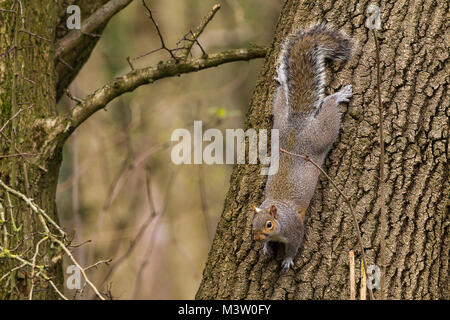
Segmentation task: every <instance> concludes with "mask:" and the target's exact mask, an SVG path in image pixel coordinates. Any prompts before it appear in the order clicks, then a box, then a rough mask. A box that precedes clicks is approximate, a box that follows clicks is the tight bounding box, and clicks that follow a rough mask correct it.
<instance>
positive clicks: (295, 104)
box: [252, 24, 353, 271]
mask: <svg viewBox="0 0 450 320" xmlns="http://www.w3.org/2000/svg"><path fill="white" fill-rule="evenodd" d="M352 47H353V42H352V40H351V39H350V38H349V37H348V36H347V35H346V34H345V33H343V32H341V31H338V30H335V29H333V28H331V27H329V26H328V25H326V24H317V25H313V26H311V27H310V28H309V29H307V30H298V31H297V32H296V33H294V34H293V35H292V36H289V37H288V39H287V40H286V41H285V43H284V45H283V47H282V50H281V53H280V56H279V65H278V67H277V74H278V76H277V78H276V80H277V81H278V83H279V86H278V87H277V89H276V91H275V95H274V100H273V105H272V106H273V114H274V125H273V127H274V129H279V137H280V148H282V149H285V150H287V151H289V152H293V153H298V154H302V155H308V156H309V157H310V158H311V159H312V160H314V161H315V162H316V163H317V164H319V165H322V164H323V161H324V159H325V156H326V155H327V153H328V151H329V150H330V149H331V146H332V145H333V143H334V142H335V141H336V138H337V136H338V134H339V129H340V126H341V112H340V110H339V106H338V105H339V103H341V102H348V101H349V99H350V98H351V97H352V86H351V85H347V86H345V87H344V88H343V89H342V90H341V91H339V92H337V93H334V94H332V95H329V96H327V97H325V96H324V89H325V59H330V60H338V61H342V62H345V61H347V60H348V59H349V58H350V57H351V56H352ZM272 152H276V151H275V150H272ZM279 161H280V164H279V169H278V172H277V173H276V174H274V175H271V176H269V177H268V180H267V184H266V189H265V200H264V202H263V203H262V204H261V205H260V206H259V207H255V206H254V207H253V209H254V212H255V215H254V218H253V223H252V228H253V235H254V239H255V240H259V241H264V242H265V243H264V248H263V252H264V254H265V255H269V256H270V255H272V253H273V250H274V248H273V242H281V243H284V244H285V257H284V260H283V262H282V267H283V269H284V271H288V270H289V269H290V268H291V267H293V265H294V262H293V259H294V257H295V255H296V254H297V251H298V250H299V248H300V246H301V244H302V242H303V237H304V233H305V228H304V225H305V218H306V210H307V209H308V206H309V202H310V201H311V198H312V197H313V194H314V191H315V189H316V184H317V181H318V178H319V174H320V172H319V170H318V169H317V168H316V167H314V165H313V164H312V163H310V162H308V161H306V160H304V159H302V158H301V157H295V156H292V155H288V154H284V153H282V154H280V159H279Z"/></svg>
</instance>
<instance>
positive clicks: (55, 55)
mask: <svg viewBox="0 0 450 320" xmlns="http://www.w3.org/2000/svg"><path fill="white" fill-rule="evenodd" d="M131 2H132V1H131V0H112V1H57V2H54V3H53V4H52V5H48V3H44V2H36V1H26V0H11V1H1V2H0V8H1V11H0V19H1V20H0V30H1V37H0V47H1V50H0V54H1V57H0V70H1V74H0V83H1V87H0V108H1V109H0V110H1V112H0V123H1V127H0V128H1V129H0V130H1V140H0V161H1V163H0V184H1V187H0V203H1V207H0V213H1V216H0V220H1V221H0V228H1V237H0V238H1V242H0V279H1V280H0V281H1V284H0V299H17V298H21V299H23V298H38V299H49V298H67V297H68V296H65V290H64V286H63V269H62V258H63V257H64V259H67V260H68V264H78V263H79V262H78V258H80V257H78V256H79V253H76V252H75V253H74V254H72V251H73V249H75V248H73V247H71V245H74V244H75V245H77V246H78V245H79V244H80V242H85V241H84V239H83V238H81V239H77V240H82V241H72V240H73V239H72V238H73V234H72V233H71V229H70V227H67V224H66V223H63V224H61V225H62V226H63V229H64V231H63V230H62V229H61V228H60V227H59V219H58V215H57V212H56V203H55V194H56V189H57V184H58V178H59V171H60V166H61V162H62V154H63V147H64V145H65V144H66V142H67V140H68V139H69V137H71V135H72V134H73V132H74V131H75V129H77V128H78V127H79V126H80V125H81V124H82V123H83V122H84V121H85V120H86V119H87V118H89V117H90V116H91V115H93V114H94V113H95V112H96V111H98V110H101V109H104V108H105V107H106V106H107V105H108V104H109V103H110V102H111V101H112V100H114V99H115V98H117V97H119V96H121V95H122V94H123V93H125V92H130V91H133V90H134V89H136V88H137V87H139V86H141V85H144V84H148V83H153V82H154V81H156V80H158V79H162V78H167V77H172V76H179V75H181V74H184V73H190V72H194V71H199V70H203V69H207V68H210V67H213V66H218V65H221V64H223V63H226V62H233V61H248V60H251V59H254V58H262V57H264V56H265V54H266V50H265V49H263V48H258V47H254V48H242V49H235V50H228V51H222V52H219V53H212V52H207V53H205V54H203V53H202V52H201V50H200V49H199V48H197V46H198V47H200V44H199V42H198V41H197V37H198V36H199V35H200V34H201V33H202V32H203V30H204V28H205V27H206V25H207V24H208V23H209V22H210V21H211V19H212V17H213V16H214V15H215V13H216V12H217V10H218V9H219V7H218V6H215V7H214V8H213V9H211V7H213V6H212V5H210V4H207V6H203V7H204V8H205V7H206V8H207V9H206V10H205V11H204V12H202V13H200V14H198V13H196V16H197V18H198V20H195V22H194V21H191V22H190V23H189V24H188V25H187V26H186V25H185V26H184V28H183V29H182V30H183V33H181V34H178V35H177V36H176V37H177V38H176V39H177V40H179V39H183V40H182V41H180V42H179V43H176V40H175V41H173V42H172V41H171V42H167V41H168V40H167V39H165V40H166V42H165V44H164V42H163V41H164V40H163V39H164V38H163V36H162V34H161V33H160V31H159V30H158V32H155V29H154V28H155V26H156V21H155V20H154V19H153V17H151V14H152V12H151V11H150V7H148V5H147V4H146V3H145V2H143V1H135V2H134V8H135V12H137V13H139V16H142V17H143V20H142V21H145V26H146V28H148V29H149V30H151V31H147V33H152V34H153V33H154V37H153V39H152V40H154V41H152V42H151V43H150V45H151V46H152V49H155V48H159V45H160V43H161V44H162V45H163V46H165V49H164V50H159V51H158V52H157V53H160V55H159V56H156V58H159V60H156V61H153V63H152V64H153V65H154V66H155V67H148V64H147V65H145V64H144V63H142V62H141V60H137V59H133V57H134V56H136V55H137V53H136V52H138V54H140V53H142V52H145V51H144V48H143V47H144V46H143V45H141V46H140V47H139V48H138V50H139V51H138V50H137V49H136V48H135V50H134V51H131V50H130V51H128V52H127V53H128V54H129V55H130V56H131V58H130V59H128V61H129V63H127V60H126V58H127V56H126V55H125V56H122V57H121V61H120V63H118V62H117V61H108V59H109V58H110V56H105V57H104V58H105V60H107V63H110V64H111V68H110V70H111V74H110V75H109V77H108V78H109V79H111V78H112V77H113V76H114V75H117V73H119V72H120V73H121V74H122V75H124V74H125V75H124V76H122V77H116V78H114V79H113V80H108V81H110V82H109V83H108V84H106V85H104V84H100V85H99V86H100V89H99V90H97V91H95V92H94V93H93V94H91V95H86V97H84V98H82V99H79V98H77V97H76V94H71V93H70V92H68V91H67V88H68V85H69V84H70V83H71V81H72V80H73V79H74V78H75V77H76V76H77V74H78V73H79V71H80V70H81V68H82V66H83V64H84V63H85V62H86V61H87V59H88V57H89V56H90V53H91V52H92V50H93V48H94V46H95V45H96V43H97V41H99V39H100V35H101V32H102V31H103V29H104V28H105V26H106V24H107V23H108V21H109V20H110V19H111V18H112V17H113V16H114V15H115V14H116V13H118V12H120V11H121V10H122V9H124V8H125V7H127V5H128V4H130V3H131ZM71 4H76V5H78V6H79V7H80V8H81V13H82V17H81V18H82V19H81V22H82V24H81V26H82V28H81V30H68V29H67V27H66V20H67V18H68V14H67V13H66V9H67V7H68V6H69V5H71ZM213 4H214V3H213ZM166 6H168V5H166ZM208 11H209V13H208ZM205 13H207V14H206V15H205ZM201 15H205V17H203V18H202V16H201ZM149 18H150V19H149ZM197 26H198V27H197ZM189 28H192V31H193V32H192V33H189V32H188V33H186V29H188V30H189ZM194 32H195V33H194ZM118 34H121V35H122V34H123V32H120V31H118ZM183 34H185V36H183ZM160 36H161V37H160ZM127 37H128V38H130V37H129V34H128V35H127ZM174 37H175V35H174V36H173V37H170V38H171V40H173V38H174ZM118 40H122V41H125V40H127V39H125V38H123V39H118ZM128 40H129V39H128ZM175 43H176V44H175ZM194 45H195V46H196V48H192V47H193V46H194ZM176 46H178V49H177V50H169V49H168V48H170V49H172V48H175V47H176ZM121 48H123V46H122V44H121V43H120V41H118V42H114V47H111V48H110V49H111V50H114V51H120V49H121ZM191 49H192V50H191ZM148 51H151V50H148ZM216 52H217V51H216ZM122 53H123V51H122ZM191 54H192V55H191ZM161 57H163V58H162V59H161ZM161 60H162V61H161ZM158 61H161V62H160V63H158ZM143 66H144V67H143ZM123 67H125V69H124V68H123ZM114 68H115V70H114ZM95 79H96V77H95V75H94V76H93V77H91V78H90V79H89V81H88V82H89V83H90V84H91V85H92V83H94V82H95ZM102 82H103V81H102ZM94 88H95V87H94ZM92 89H93V88H92V87H91V88H90V89H89V90H92ZM65 92H66V93H67V94H66V95H67V96H68V97H69V98H70V99H67V98H64V99H62V97H63V94H64V93H65ZM58 101H60V102H61V103H60V105H57V102H58ZM130 103H131V101H128V103H126V101H125V100H123V101H119V102H118V103H117V104H118V105H121V106H122V107H123V109H122V110H121V112H120V114H119V113H113V117H115V118H116V119H115V121H117V122H119V123H120V121H119V120H117V119H120V120H121V121H122V123H124V125H123V127H122V129H124V130H125V129H126V130H128V131H129V126H128V125H126V119H127V116H129V114H128V113H127V112H128V111H129V109H128V105H129V104H130ZM71 104H72V107H69V106H70V105H71ZM115 129H116V130H117V128H115ZM102 130H104V127H103V128H97V130H96V132H95V133H94V135H95V136H96V137H97V138H96V139H101V138H100V137H99V135H101V134H102ZM125 135H126V137H129V138H131V137H132V134H131V133H129V132H126V134H125ZM168 137H169V138H170V135H168V136H165V137H164V139H165V141H166V142H167V140H168V139H169V138H168ZM91 139H92V136H91ZM111 140H112V139H111ZM125 140H127V139H125ZM148 140H149V139H148V138H147V143H148ZM154 140H156V139H154ZM111 142H112V143H114V142H115V141H111ZM105 144H106V143H105ZM126 145H128V146H130V151H129V152H128V154H129V155H130V156H129V157H128V159H125V161H124V166H123V168H125V169H126V170H125V171H124V172H125V173H126V174H127V175H129V174H132V173H134V172H135V171H136V170H135V169H136V168H141V169H142V168H143V169H144V170H143V172H144V173H145V168H147V167H148V170H147V171H149V170H150V169H149V168H150V165H155V163H150V162H149V161H148V159H149V156H150V155H152V154H153V153H154V150H152V148H153V149H155V150H157V149H162V147H163V146H161V145H158V144H156V145H155V146H153V145H152V146H151V147H149V146H147V150H144V152H142V154H139V152H136V154H134V152H133V150H131V149H134V148H135V146H133V144H132V143H131V142H130V143H129V144H126ZM165 148H166V149H167V146H166V147H165ZM139 151H140V150H139ZM119 153H120V150H119ZM85 158H87V155H86V157H85ZM166 162H167V159H166ZM103 165H106V163H104V164H103ZM156 165H158V163H156ZM153 171H156V172H157V170H153ZM153 171H152V173H153ZM122 173H123V172H122ZM122 173H120V172H119V174H118V176H119V179H118V180H119V184H120V183H121V182H123V181H124V180H126V179H121V177H123V176H124V175H123V174H122ZM144 177H145V174H144ZM71 180H72V181H75V180H79V178H78V177H75V178H73V179H71ZM144 180H145V179H144ZM147 180H150V177H149V178H148V179H147ZM147 182H149V181H147ZM73 185H76V182H73ZM112 185H113V186H114V183H112ZM116 186H117V184H116ZM77 189H79V190H81V189H80V188H74V190H77ZM139 189H142V188H139V187H137V188H136V190H139ZM143 190H145V188H143ZM116 191H117V188H113V190H112V194H113V197H108V199H109V200H108V199H107V201H106V202H108V201H110V202H112V201H114V197H115V196H116V195H117V192H116ZM157 191H158V190H157ZM97 192H98V190H97V191H95V192H94V193H97ZM134 193H137V194H139V195H141V193H140V192H134ZM134 193H133V194H134ZM144 194H145V192H144ZM149 194H150V193H149ZM74 197H75V196H74ZM151 197H152V195H150V196H149V198H151ZM130 199H131V196H130ZM144 199H146V197H144ZM157 200H158V199H157ZM146 201H147V199H146ZM156 202H158V201H156ZM80 203H81V204H83V203H82V202H81V201H80ZM59 207H60V209H61V206H59ZM107 207H108V205H105V206H103V208H102V211H101V212H100V215H99V216H100V217H103V215H104V214H105V213H106V211H107ZM62 208H63V209H67V207H66V206H64V205H63V206H62ZM138 209H140V208H138ZM151 210H152V211H153V212H154V213H155V212H156V209H155V208H153V209H151ZM73 211H74V212H76V211H77V212H80V211H83V212H86V211H89V210H87V209H85V208H73ZM139 211H147V209H145V210H137V209H136V208H135V210H130V211H129V212H131V213H133V214H132V215H130V214H128V215H127V218H126V219H127V221H128V220H130V221H133V222H134V223H136V224H139V223H141V221H139V220H136V221H135V220H134V219H135V218H136V217H138V218H142V217H141V216H137V215H136V213H137V212H139ZM159 211H160V210H158V213H160V212H159ZM97 213H98V212H97ZM62 215H63V217H64V218H65V219H67V218H66V212H65V210H62ZM146 215H148V214H146ZM155 216H156V213H155V214H151V215H149V217H148V219H147V217H146V221H145V223H144V226H145V227H148V226H149V224H150V223H151V222H152V221H153V220H154V219H153V218H154V217H155ZM78 218H79V219H81V220H87V221H85V222H84V223H85V224H87V225H92V224H93V225H94V228H93V229H94V232H96V231H98V230H97V229H96V227H98V226H99V225H100V226H101V223H100V224H99V223H91V221H89V217H88V216H84V217H82V216H79V217H78ZM75 219H76V218H75ZM99 220H101V218H100V219H99ZM160 220H161V219H160ZM118 224H119V225H120V226H121V228H123V227H124V225H125V224H124V223H123V222H122V221H119V222H118ZM125 226H126V225H125ZM147 229H148V228H147ZM147 229H145V228H140V229H138V231H139V232H138V233H137V235H136V236H134V235H133V238H135V239H134V240H135V241H134V240H133V241H132V242H131V244H128V243H127V242H125V243H124V247H128V249H126V250H125V254H124V255H123V256H122V257H120V254H121V252H119V253H118V255H117V256H119V258H117V259H116V261H114V262H113V265H111V268H110V269H108V270H109V271H108V272H102V273H100V275H99V276H98V278H99V279H98V280H99V281H100V282H99V283H100V285H98V287H99V289H97V288H96V287H95V285H94V284H93V282H95V283H97V281H92V282H91V281H90V280H89V278H90V277H89V278H88V277H84V275H87V271H88V270H94V269H95V268H93V267H94V266H95V267H98V265H99V264H103V263H109V260H100V261H98V262H97V260H98V259H97V256H98V254H97V252H96V250H98V249H102V248H101V246H98V247H95V249H94V250H90V251H89V252H88V254H87V255H85V256H84V257H81V259H80V261H82V260H83V259H84V263H81V264H82V265H83V267H82V269H83V278H84V280H83V282H84V281H85V282H84V283H85V284H86V286H87V287H88V289H90V291H89V290H88V289H86V290H84V292H85V293H86V292H88V293H92V294H93V295H95V296H96V297H97V298H107V296H108V294H109V293H110V290H109V289H108V283H106V282H107V281H108V279H109V277H110V275H111V274H112V273H113V271H115V270H116V269H117V267H118V266H119V265H120V264H121V263H122V262H123V260H124V259H125V258H126V257H127V255H129V253H131V252H132V251H133V249H134V248H133V246H134V243H136V242H137V240H140V239H141V238H142V235H146V234H147V232H148V230H147ZM79 231H86V230H77V234H79ZM119 233H120V232H119ZM78 238H79V237H78ZM87 240H89V239H87ZM95 240H99V239H98V238H96V239H95ZM100 240H101V239H100ZM96 242H100V243H101V241H96ZM114 247H115V248H113V249H116V247H117V246H114ZM110 249H111V248H110ZM110 251H111V250H110ZM113 252H114V251H113ZM75 256H77V257H76V258H75ZM88 264H89V265H90V266H88ZM90 272H91V271H89V273H90ZM105 274H106V278H105ZM96 280H97V279H96ZM136 282H137V283H138V282H139V281H136ZM100 291H101V292H100ZM128 294H130V293H128Z"/></svg>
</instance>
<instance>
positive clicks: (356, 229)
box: [280, 148, 374, 300]
mask: <svg viewBox="0 0 450 320" xmlns="http://www.w3.org/2000/svg"><path fill="white" fill-rule="evenodd" d="M280 151H281V152H283V153H286V154H289V155H291V156H295V157H299V158H302V159H303V160H305V161H309V162H310V163H311V164H312V165H313V166H315V167H316V168H317V169H319V171H320V172H321V173H322V174H323V175H324V176H325V177H326V178H327V179H328V181H330V182H331V184H332V185H333V187H334V188H335V189H336V190H337V191H338V192H339V194H340V195H341V196H342V197H343V198H344V200H345V202H346V203H347V205H348V207H349V208H350V214H351V215H352V218H353V225H354V227H355V231H356V236H357V237H358V243H359V249H360V251H361V257H362V261H363V262H364V265H367V264H366V254H365V252H364V246H363V242H362V238H361V230H360V229H359V224H358V220H357V219H356V214H355V211H354V209H353V205H352V203H351V199H350V198H349V197H347V196H346V195H345V194H344V192H343V191H342V190H341V189H340V188H339V187H338V185H337V184H336V182H335V181H334V180H333V179H332V178H331V177H330V176H329V175H328V174H327V173H326V172H325V170H323V169H322V168H321V167H320V166H319V165H318V164H317V163H316V162H315V161H314V160H313V159H311V157H310V156H309V155H301V154H297V153H292V152H289V151H286V150H284V149H281V148H280ZM369 294H370V299H371V300H374V297H373V292H372V289H369Z"/></svg>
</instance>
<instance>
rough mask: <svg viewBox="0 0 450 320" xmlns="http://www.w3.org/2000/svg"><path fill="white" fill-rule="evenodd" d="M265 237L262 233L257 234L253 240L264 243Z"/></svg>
mask: <svg viewBox="0 0 450 320" xmlns="http://www.w3.org/2000/svg"><path fill="white" fill-rule="evenodd" d="M264 238H265V236H264V235H263V234H261V232H255V234H254V236H253V239H254V240H255V241H262V240H264Z"/></svg>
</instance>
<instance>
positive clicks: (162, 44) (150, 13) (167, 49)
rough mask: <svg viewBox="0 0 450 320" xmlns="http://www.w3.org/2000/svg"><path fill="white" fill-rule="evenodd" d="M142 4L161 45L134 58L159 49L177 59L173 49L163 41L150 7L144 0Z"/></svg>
mask: <svg viewBox="0 0 450 320" xmlns="http://www.w3.org/2000/svg"><path fill="white" fill-rule="evenodd" d="M142 4H143V6H144V8H145V9H146V10H147V13H148V17H149V19H150V20H151V21H152V23H153V25H154V26H155V29H156V32H157V33H158V37H159V40H160V41H161V47H160V48H159V49H155V50H152V51H151V52H149V53H146V54H144V55H141V56H139V57H137V58H135V59H139V58H142V57H144V56H146V55H149V54H150V53H153V52H156V51H159V50H166V51H167V52H169V54H170V56H171V57H172V59H174V60H177V57H175V55H174V54H173V52H172V51H173V50H170V49H169V48H167V46H166V44H165V43H164V38H163V36H162V34H161V30H160V29H159V26H158V23H157V22H156V20H155V19H154V18H153V14H152V10H150V8H149V7H148V6H147V4H146V3H145V0H142ZM135 59H133V60H135Z"/></svg>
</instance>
